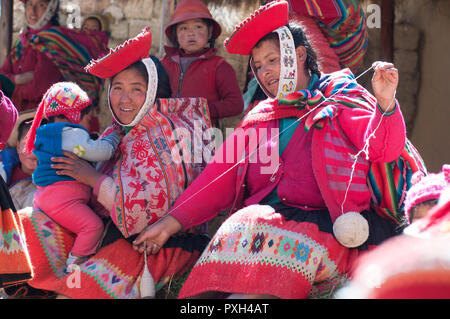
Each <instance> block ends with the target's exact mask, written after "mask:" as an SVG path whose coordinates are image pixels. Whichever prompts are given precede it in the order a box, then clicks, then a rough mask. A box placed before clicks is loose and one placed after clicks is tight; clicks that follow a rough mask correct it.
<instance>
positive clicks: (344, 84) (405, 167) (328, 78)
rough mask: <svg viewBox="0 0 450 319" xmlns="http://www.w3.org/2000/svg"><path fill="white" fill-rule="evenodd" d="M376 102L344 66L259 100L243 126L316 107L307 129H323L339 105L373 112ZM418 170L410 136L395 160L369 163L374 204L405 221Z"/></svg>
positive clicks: (381, 211)
mask: <svg viewBox="0 0 450 319" xmlns="http://www.w3.org/2000/svg"><path fill="white" fill-rule="evenodd" d="M267 101H270V100H267ZM376 103H377V102H376V100H375V98H374V97H373V96H372V95H371V94H370V93H369V92H368V91H367V90H366V89H364V88H363V87H362V86H360V85H358V83H357V82H356V81H355V77H354V75H353V74H352V72H351V71H350V70H349V69H344V70H342V71H338V72H335V73H332V74H329V75H325V76H324V77H322V78H321V79H320V87H319V90H315V91H313V92H310V91H308V90H303V91H299V92H296V93H293V94H291V95H289V96H287V97H286V98H285V99H282V100H280V101H279V102H278V103H270V102H261V103H259V104H258V105H257V106H256V107H255V108H254V109H253V110H251V111H250V112H249V113H248V114H247V116H246V117H245V118H244V119H243V120H242V122H241V123H240V127H244V126H247V125H254V124H256V123H257V122H261V121H268V120H273V119H279V118H284V117H289V116H297V117H302V116H304V115H305V114H306V113H307V112H308V111H309V110H313V112H311V113H310V114H308V115H307V116H306V118H305V130H309V129H310V128H311V127H312V126H314V127H315V128H316V129H321V128H322V127H323V125H325V121H323V120H324V119H326V118H331V117H333V116H334V115H335V114H336V111H337V110H338V109H339V105H344V106H347V107H351V108H363V109H366V110H368V111H371V112H373V111H374V110H375V107H376ZM319 105H320V106H319ZM317 106H319V107H317ZM316 107H317V108H316ZM418 170H421V171H422V172H424V173H426V167H425V164H424V162H423V160H422V158H421V156H420V154H419V152H418V151H417V150H416V149H415V147H414V146H413V145H412V144H411V142H410V141H409V140H408V139H407V141H406V145H405V148H404V150H403V152H402V154H401V155H400V157H399V158H398V159H397V160H396V161H394V162H391V163H371V164H370V169H369V174H368V177H367V186H368V187H369V189H370V191H371V193H372V199H371V203H372V206H373V207H374V208H375V210H376V211H377V212H378V213H379V214H380V215H381V216H384V217H386V218H388V219H390V220H393V221H394V222H396V223H401V222H402V219H403V209H404V199H405V196H406V192H407V190H408V189H409V188H410V187H411V176H412V174H413V173H414V172H416V171H418Z"/></svg>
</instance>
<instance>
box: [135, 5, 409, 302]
mask: <svg viewBox="0 0 450 319" xmlns="http://www.w3.org/2000/svg"><path fill="white" fill-rule="evenodd" d="M288 11H289V9H288V3H287V2H286V1H272V2H270V3H269V4H267V5H265V6H262V7H261V8H260V9H259V10H257V11H256V12H255V13H254V14H253V15H252V16H251V18H248V19H246V20H245V21H244V22H243V23H242V24H241V25H239V26H238V27H237V28H236V31H235V32H234V33H233V34H232V35H231V36H230V38H229V39H228V40H227V41H226V42H225V47H226V49H227V50H228V52H230V53H234V54H242V55H251V66H252V70H253V72H254V74H255V76H256V78H257V80H258V82H259V84H260V86H261V88H263V90H264V91H265V93H266V94H267V96H269V98H268V99H267V100H265V101H263V102H260V103H259V104H258V105H257V106H256V107H255V108H254V109H253V110H252V111H251V112H249V114H247V115H246V116H245V118H244V119H243V121H242V122H241V123H240V125H239V128H238V129H236V130H235V131H234V132H233V134H231V135H230V137H228V138H227V140H226V141H225V142H224V144H223V145H222V147H221V148H220V149H219V150H218V151H217V152H216V155H215V157H214V159H213V160H212V161H211V162H210V163H209V164H208V166H207V167H206V168H205V170H204V171H203V173H202V174H201V175H200V176H199V177H198V178H197V179H196V180H195V181H194V182H193V184H192V185H191V186H190V187H189V188H187V189H186V191H185V192H184V193H183V194H182V195H181V196H180V198H178V200H177V202H176V203H175V205H174V206H173V208H172V209H171V210H170V212H169V214H168V215H167V216H165V217H164V218H163V219H162V220H160V221H159V222H158V223H156V224H153V225H150V226H148V227H147V229H145V230H144V231H143V232H142V233H141V235H140V236H139V237H138V238H137V239H136V241H135V242H134V245H135V248H136V249H138V250H139V251H144V247H143V244H144V243H145V244H146V248H147V251H148V252H150V253H156V252H157V251H158V247H161V245H163V244H164V242H165V241H166V240H167V238H168V237H169V236H170V235H172V234H173V233H175V232H176V231H178V230H180V229H184V228H188V227H192V226H194V225H197V224H200V223H204V222H205V221H208V220H210V219H211V218H213V217H215V216H216V215H217V214H218V212H219V211H221V210H223V209H230V213H231V215H230V217H229V218H228V219H227V220H226V221H225V222H224V223H223V224H222V226H221V227H220V228H219V230H218V231H217V233H216V234H215V236H214V237H213V239H212V240H211V241H210V244H209V245H208V247H207V248H206V250H205V251H204V252H203V254H202V256H201V257H200V259H199V260H198V261H197V263H196V265H195V267H194V268H193V270H192V272H191V273H190V276H189V277H188V279H187V281H186V282H185V284H184V286H183V288H182V290H181V291H180V295H179V297H180V298H186V297H193V296H201V297H217V296H223V295H224V293H225V294H228V295H229V296H230V297H231V298H233V297H235V298H240V297H247V298H248V297H251V298H252V297H253V298H262V297H279V298H306V297H308V296H311V295H314V294H315V293H317V292H318V291H320V292H324V291H325V292H328V293H330V290H334V289H335V287H336V286H337V285H338V284H339V283H340V281H341V280H345V278H346V275H347V274H348V272H349V270H350V267H351V265H352V261H353V260H354V259H355V258H356V257H357V256H358V253H359V251H362V250H367V249H368V248H371V247H372V246H373V245H377V244H379V243H380V242H381V241H382V240H384V239H386V238H387V237H390V236H393V235H394V234H395V230H396V224H395V223H394V222H393V221H391V220H388V219H387V218H386V219H385V218H382V217H381V216H380V215H379V214H378V210H377V211H375V209H376V207H378V206H380V207H381V206H383V205H384V204H385V202H384V201H385V197H383V202H381V201H380V202H378V203H377V202H373V198H376V196H374V197H373V198H372V195H371V190H372V189H374V188H373V187H375V186H379V185H377V184H376V182H378V180H376V178H378V176H379V175H380V174H379V171H377V173H378V174H377V175H375V183H372V184H371V185H370V186H371V187H372V189H369V186H368V182H369V178H368V175H369V173H370V174H373V172H374V168H373V165H375V164H377V163H382V164H383V165H384V163H388V162H392V163H391V164H392V166H390V169H393V170H398V168H396V166H395V165H394V164H395V163H396V162H395V161H396V160H397V159H398V158H399V156H400V154H402V156H405V151H404V149H405V143H406V142H405V141H406V137H405V126H404V121H403V117H402V114H401V112H400V107H399V105H398V103H397V101H396V100H395V90H396V88H397V83H398V72H397V70H396V69H395V68H394V66H393V65H392V64H390V63H383V62H376V63H374V64H373V68H374V70H375V74H374V76H373V80H372V87H373V91H374V93H375V97H374V96H372V95H371V94H370V93H369V92H368V91H367V90H365V89H364V88H363V87H361V86H360V85H358V84H357V82H356V81H355V78H354V76H353V74H352V73H351V72H350V71H349V70H348V69H345V70H342V71H338V72H334V73H331V74H328V75H323V74H321V72H320V69H319V68H318V65H317V61H316V55H315V52H314V51H313V50H312V48H311V46H310V44H309V42H308V40H307V39H306V36H305V33H304V32H303V30H302V28H301V27H299V26H298V25H295V24H292V23H289V21H288ZM372 134H376V139H372V138H370V136H371V135H372ZM372 137H373V136H372ZM367 139H369V142H366V141H367ZM236 141H237V142H236ZM359 150H365V151H366V152H365V154H364V155H365V156H364V155H361V153H360V154H358V153H359V152H358V151H359ZM231 159H233V160H231ZM374 163H375V164H374ZM402 168H403V165H402ZM414 169H415V170H417V169H418V168H417V166H416V167H414ZM396 172H397V171H396ZM397 173H399V174H397V176H406V175H402V174H403V173H405V174H406V172H397ZM409 173H411V172H409ZM373 175H374V174H373ZM396 182H398V180H397V181H396ZM401 183H403V180H401ZM374 185H375V186H374ZM396 186H397V185H396ZM376 191H377V192H378V189H376ZM384 191H385V189H382V190H381V195H382V196H386V194H385V193H384ZM394 191H396V190H394ZM377 195H379V194H378V193H377ZM391 195H392V198H394V197H395V196H397V193H396V192H395V193H389V196H391ZM400 195H403V193H402V194H400ZM371 198H372V199H371ZM395 198H396V197H395ZM396 199H397V198H396ZM398 202H399V203H400V205H401V199H399V200H398ZM396 203H397V202H396ZM230 207H231V208H230ZM380 211H382V210H381V209H380ZM386 211H387V210H386ZM386 217H387V216H386ZM369 229H370V231H369ZM217 292H219V293H220V294H217Z"/></svg>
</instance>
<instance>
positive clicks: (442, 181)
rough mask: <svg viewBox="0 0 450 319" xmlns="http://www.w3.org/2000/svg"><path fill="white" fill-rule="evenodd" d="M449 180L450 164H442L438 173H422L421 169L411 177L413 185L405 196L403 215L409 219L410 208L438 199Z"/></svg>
mask: <svg viewBox="0 0 450 319" xmlns="http://www.w3.org/2000/svg"><path fill="white" fill-rule="evenodd" d="M449 182H450V165H448V164H444V165H443V166H442V171H441V172H440V173H438V174H433V173H432V174H428V175H424V174H423V173H422V172H421V171H418V172H416V173H415V174H414V175H413V177H412V183H413V185H412V186H411V188H410V189H409V191H408V193H407V194H406V198H405V215H406V218H407V219H408V221H409V216H410V213H411V209H412V208H413V207H415V206H417V205H419V204H421V203H423V202H426V201H428V200H433V199H439V197H440V195H441V192H442V191H443V190H444V188H445V187H446V186H447V185H448V184H449Z"/></svg>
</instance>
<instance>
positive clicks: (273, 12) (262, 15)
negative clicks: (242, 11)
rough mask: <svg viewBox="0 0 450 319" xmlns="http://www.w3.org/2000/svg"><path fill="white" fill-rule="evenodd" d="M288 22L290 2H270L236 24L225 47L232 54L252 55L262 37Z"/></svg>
mask: <svg viewBox="0 0 450 319" xmlns="http://www.w3.org/2000/svg"><path fill="white" fill-rule="evenodd" d="M288 22H289V4H288V3H287V2H286V1H280V0H278V1H272V2H269V3H268V4H266V5H264V6H261V7H260V8H259V9H258V10H256V11H255V13H253V14H252V15H251V16H250V17H248V18H247V19H245V20H244V21H243V22H242V23H241V24H240V25H238V26H236V30H235V31H234V32H233V33H232V34H231V36H230V37H229V38H228V39H226V40H225V43H224V45H225V48H226V50H227V51H228V53H231V54H241V55H250V53H251V51H252V49H253V47H254V46H255V44H256V43H257V42H258V41H259V40H260V39H261V38H262V37H264V36H265V35H267V34H269V33H270V32H273V31H275V30H276V29H278V28H280V27H282V26H284V25H286V24H288Z"/></svg>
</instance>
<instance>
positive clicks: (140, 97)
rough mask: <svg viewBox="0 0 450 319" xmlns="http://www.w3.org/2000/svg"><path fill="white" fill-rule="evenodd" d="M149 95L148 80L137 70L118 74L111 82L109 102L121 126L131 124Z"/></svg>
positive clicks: (128, 70)
mask: <svg viewBox="0 0 450 319" xmlns="http://www.w3.org/2000/svg"><path fill="white" fill-rule="evenodd" d="M146 94H147V79H145V78H144V77H143V76H142V74H141V73H139V71H138V70H137V69H135V68H130V69H125V70H123V71H121V72H120V73H118V74H117V75H116V76H115V77H114V78H113V79H112V82H111V90H110V92H109V101H110V104H111V109H112V111H113V112H114V115H115V117H116V119H117V120H119V121H120V123H121V124H123V125H127V124H130V123H131V122H132V121H133V120H134V118H135V117H136V115H137V114H138V113H139V111H140V110H141V108H142V106H143V104H144V102H145V98H146Z"/></svg>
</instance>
